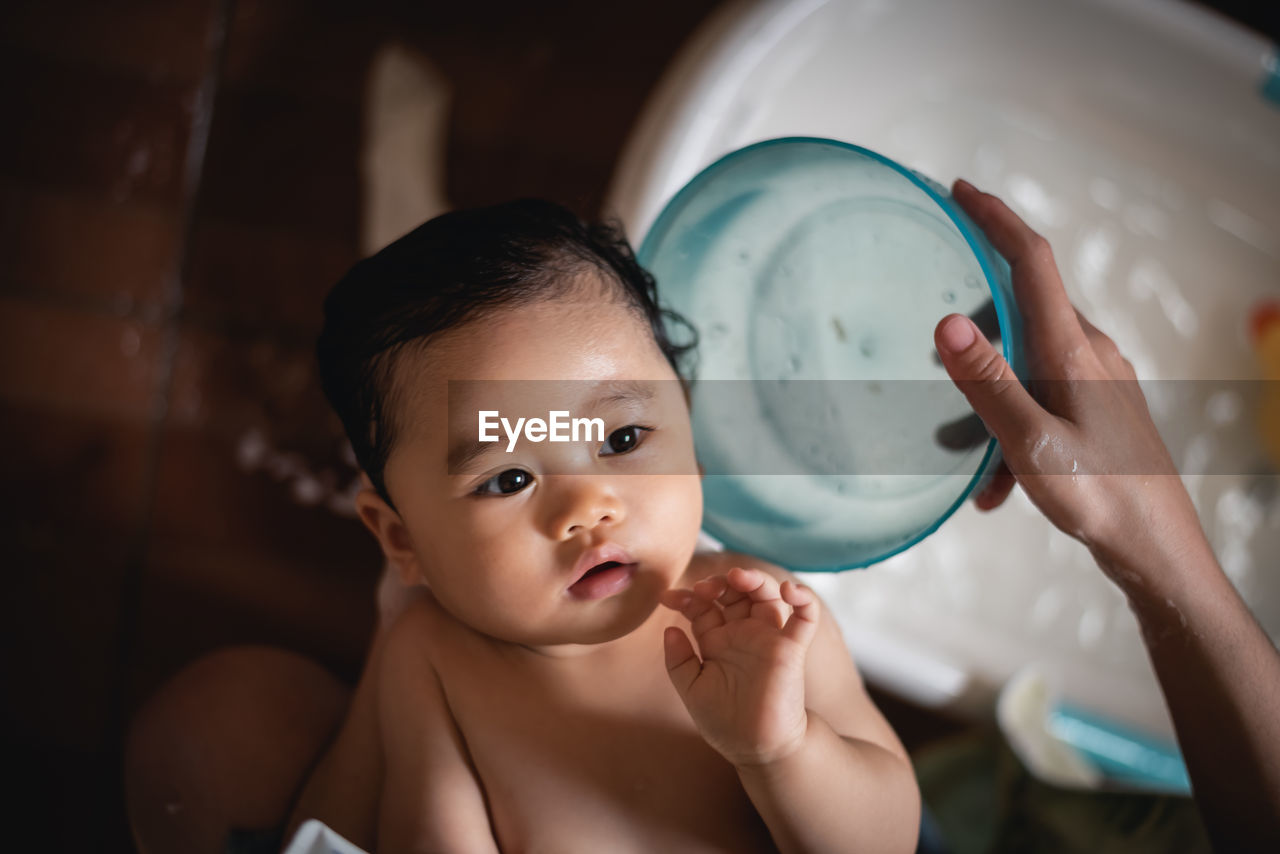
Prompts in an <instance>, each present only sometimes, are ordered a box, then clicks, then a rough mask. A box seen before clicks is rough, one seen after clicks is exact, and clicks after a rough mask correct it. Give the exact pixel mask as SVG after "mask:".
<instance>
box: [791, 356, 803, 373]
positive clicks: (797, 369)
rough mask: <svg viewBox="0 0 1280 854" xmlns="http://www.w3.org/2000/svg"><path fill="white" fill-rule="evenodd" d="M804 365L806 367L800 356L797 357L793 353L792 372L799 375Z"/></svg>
mask: <svg viewBox="0 0 1280 854" xmlns="http://www.w3.org/2000/svg"><path fill="white" fill-rule="evenodd" d="M803 365H804V363H803V362H801V361H800V357H799V356H797V355H796V354H795V353H792V354H791V370H792V371H793V372H794V373H797V374H798V373H800V368H801V367H802V366H803Z"/></svg>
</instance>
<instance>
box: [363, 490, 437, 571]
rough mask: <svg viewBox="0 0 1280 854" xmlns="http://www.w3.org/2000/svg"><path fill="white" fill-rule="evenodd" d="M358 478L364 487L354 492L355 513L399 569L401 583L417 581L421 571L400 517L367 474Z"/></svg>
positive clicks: (407, 531)
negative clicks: (374, 486) (375, 487)
mask: <svg viewBox="0 0 1280 854" xmlns="http://www.w3.org/2000/svg"><path fill="white" fill-rule="evenodd" d="M361 478H362V480H363V483H364V488H363V489H361V490H360V491H359V492H357V493H356V514H357V515H358V516H359V517H360V521H361V522H363V523H364V526H365V527H366V528H368V529H369V532H370V533H372V534H373V536H374V537H375V538H377V540H378V545H380V546H382V553H383V554H384V555H385V556H386V558H387V561H388V562H390V564H391V565H392V566H393V567H395V569H396V572H397V573H399V575H400V581H401V583H403V584H404V585H405V586H412V585H415V584H421V583H422V572H421V571H420V570H419V568H418V558H417V555H415V554H414V552H413V542H412V540H410V538H409V529H408V528H406V527H405V525H404V522H403V521H402V520H401V519H400V514H399V513H397V512H396V511H395V510H393V509H392V508H391V505H389V504H387V502H386V501H384V500H383V499H382V496H381V495H379V494H378V491H377V490H375V489H374V488H373V486H372V484H371V483H370V482H369V478H368V476H367V475H363V474H362V475H361Z"/></svg>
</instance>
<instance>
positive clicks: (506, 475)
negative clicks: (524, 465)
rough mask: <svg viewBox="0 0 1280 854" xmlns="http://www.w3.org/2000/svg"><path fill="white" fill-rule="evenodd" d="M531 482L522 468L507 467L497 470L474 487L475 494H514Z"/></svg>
mask: <svg viewBox="0 0 1280 854" xmlns="http://www.w3.org/2000/svg"><path fill="white" fill-rule="evenodd" d="M532 482H533V477H532V476H531V475H530V474H529V473H528V472H527V471H525V470H524V469H507V470H506V471H504V472H499V473H498V474H495V475H494V476H493V477H491V478H489V479H488V480H486V481H485V482H484V483H482V484H480V485H479V486H477V487H476V494H477V495H515V494H516V493H517V492H519V491H520V490H522V489H524V488H525V487H526V486H528V485H529V484H530V483H532Z"/></svg>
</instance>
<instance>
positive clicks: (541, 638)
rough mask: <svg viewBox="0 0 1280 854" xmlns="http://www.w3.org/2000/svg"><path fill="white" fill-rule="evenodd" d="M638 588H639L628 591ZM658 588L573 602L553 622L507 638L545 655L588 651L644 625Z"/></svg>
mask: <svg viewBox="0 0 1280 854" xmlns="http://www.w3.org/2000/svg"><path fill="white" fill-rule="evenodd" d="M629 592H637V593H638V591H629ZM659 607H660V606H659V603H658V591H656V590H655V591H652V592H651V593H649V595H643V596H642V595H634V596H625V595H623V596H619V597H617V600H616V601H612V600H601V601H596V602H573V603H572V604H571V605H570V606H569V608H568V609H567V611H568V613H566V614H562V615H558V616H560V617H561V618H560V619H555V620H554V622H555V625H550V626H546V627H544V628H543V629H542V630H540V631H531V632H526V633H521V637H519V638H515V637H512V638H509V640H511V641H512V642H514V643H516V644H518V645H519V646H524V647H528V648H530V649H533V650H535V651H538V652H543V653H546V654H548V655H565V656H572V655H576V654H589V653H591V652H593V651H594V650H595V649H596V648H598V647H599V646H600V645H601V644H607V643H612V642H613V641H617V640H620V639H622V638H625V637H627V636H628V635H630V634H632V633H634V632H635V631H636V630H637V629H639V628H641V627H642V626H644V625H645V624H646V623H647V622H648V621H649V620H650V619H651V618H652V617H653V616H654V613H655V612H656V611H657V610H658V608H659Z"/></svg>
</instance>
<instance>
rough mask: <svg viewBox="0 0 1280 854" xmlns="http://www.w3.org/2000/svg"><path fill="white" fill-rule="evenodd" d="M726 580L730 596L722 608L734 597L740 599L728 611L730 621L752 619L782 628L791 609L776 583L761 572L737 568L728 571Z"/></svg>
mask: <svg viewBox="0 0 1280 854" xmlns="http://www.w3.org/2000/svg"><path fill="white" fill-rule="evenodd" d="M725 580H726V581H728V582H729V592H728V593H726V594H725V596H723V597H721V600H720V601H721V604H724V603H725V599H726V598H727V597H728V596H731V595H733V594H734V593H736V594H738V596H740V597H741V598H740V599H737V600H735V601H733V602H731V603H730V605H729V607H727V608H726V609H725V616H726V617H727V618H729V619H734V618H735V617H736V618H738V619H741V618H742V617H746V616H750V617H752V618H755V619H759V620H765V621H767V622H769V623H771V624H773V625H775V626H777V627H778V628H782V627H783V625H784V624H785V623H786V621H787V614H788V612H789V611H790V608H788V606H787V603H786V602H784V601H783V600H782V595H781V593H780V591H779V588H778V581H777V579H775V578H774V577H773V576H772V575H770V574H769V573H767V572H761V571H760V570H758V569H742V568H741V567H734V568H733V569H731V570H729V574H728V575H727V576H725Z"/></svg>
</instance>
